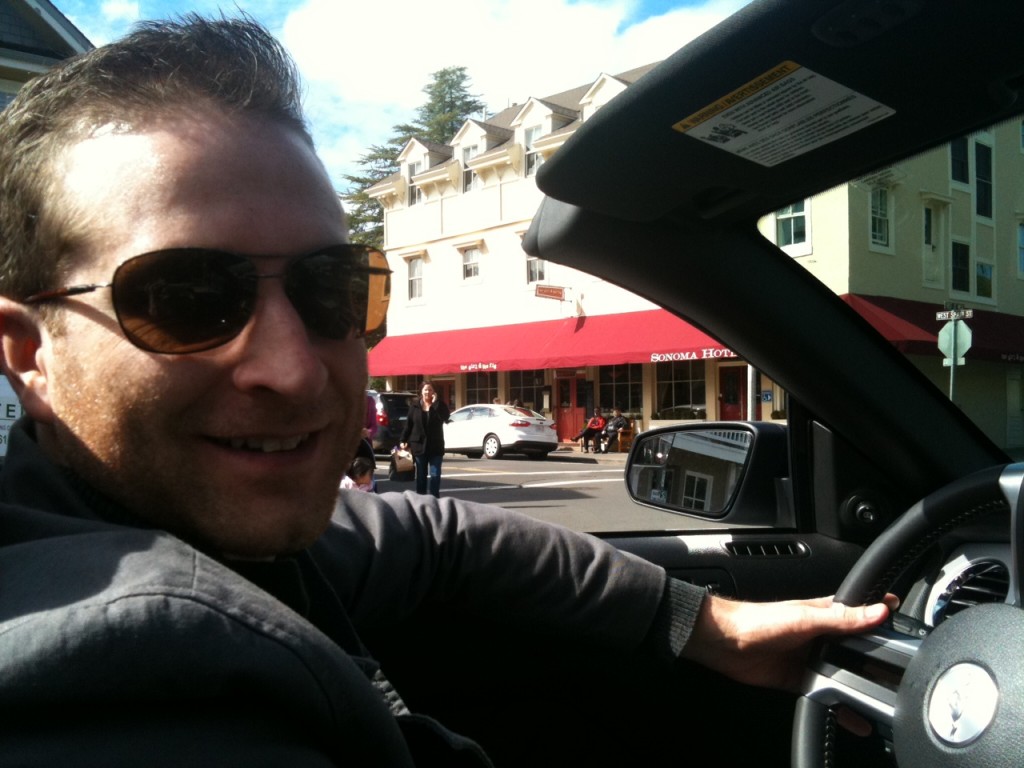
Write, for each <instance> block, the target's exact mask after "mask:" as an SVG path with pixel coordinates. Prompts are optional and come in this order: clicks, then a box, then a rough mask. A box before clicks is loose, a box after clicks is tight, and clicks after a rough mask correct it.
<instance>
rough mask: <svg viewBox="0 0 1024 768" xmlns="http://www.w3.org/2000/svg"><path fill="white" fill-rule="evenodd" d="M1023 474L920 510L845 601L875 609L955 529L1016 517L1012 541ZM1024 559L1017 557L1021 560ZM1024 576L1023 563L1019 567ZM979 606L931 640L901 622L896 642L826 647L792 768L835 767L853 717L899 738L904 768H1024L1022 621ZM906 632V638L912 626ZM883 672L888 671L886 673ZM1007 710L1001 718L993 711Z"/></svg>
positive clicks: (959, 486) (848, 585) (872, 553)
mask: <svg viewBox="0 0 1024 768" xmlns="http://www.w3.org/2000/svg"><path fill="white" fill-rule="evenodd" d="M1022 488H1024V467H1022V465H1020V464H1016V465H1010V466H1009V467H1005V468H1004V467H995V468H992V469H987V470H983V471H981V472H977V473H975V474H973V475H969V476H968V477H965V478H962V479H961V480H958V481H956V482H954V483H951V484H950V485H948V486H946V487H945V488H942V489H940V490H938V491H936V492H935V493H933V494H932V495H930V496H928V497H927V498H925V499H923V500H922V501H920V502H918V503H917V504H915V505H914V506H913V507H911V508H910V509H909V510H908V511H907V512H906V513H905V514H903V515H902V516H901V517H900V518H898V519H897V521H896V522H895V523H893V524H892V525H891V526H889V528H888V529H887V530H886V531H885V532H884V533H883V534H882V535H881V536H879V537H878V539H876V540H875V541H874V542H873V543H872V544H871V546H870V547H868V548H867V550H865V552H864V554H863V555H862V556H861V558H860V560H858V561H857V563H856V564H855V565H854V567H853V568H852V569H851V570H850V573H849V574H848V575H847V577H846V579H845V580H844V581H843V583H842V585H840V587H839V589H838V590H837V591H836V596H835V599H836V601H837V602H841V603H843V604H845V605H862V604H865V603H871V602H876V601H878V600H880V599H881V598H882V596H883V595H884V594H885V593H886V592H887V591H889V590H891V589H893V587H894V585H895V584H896V582H897V579H898V577H899V576H900V575H901V573H903V571H904V570H905V569H906V568H908V567H909V566H913V565H914V564H916V563H919V562H920V558H921V556H922V555H923V553H924V552H925V551H926V550H927V549H928V548H929V546H930V545H931V544H933V543H935V541H936V540H937V539H938V538H939V537H941V536H943V535H944V534H946V533H949V532H950V531H951V530H952V529H954V528H956V527H959V526H961V525H965V524H968V523H971V522H973V521H975V520H978V519H979V518H981V517H984V516H986V515H990V514H993V513H1004V514H1005V513H1006V512H1007V511H1009V515H1008V517H1009V518H1010V531H1011V540H1013V541H1018V540H1019V539H1020V537H1021V526H1022V525H1024V510H1022V509H1021V508H1020V506H1021V504H1020V503H1021V501H1022V500H1024V493H1022ZM1017 557H1018V558H1019V555H1018V556H1017ZM1013 569H1014V571H1015V572H1016V573H1017V574H1019V573H1020V569H1021V563H1020V562H1015V563H1013ZM1011 598H1012V599H1011V600H1010V601H1009V603H988V604H984V605H976V606H974V607H972V608H969V609H967V610H964V611H962V612H960V613H957V614H956V615H955V616H952V617H950V618H947V619H946V620H944V621H943V622H942V623H941V624H939V625H938V626H936V627H935V628H934V629H931V630H929V629H928V628H927V627H924V626H923V625H917V624H915V623H914V619H910V618H907V619H904V617H901V616H896V617H895V618H894V620H893V628H894V630H895V631H893V630H879V631H877V632H874V633H869V634H867V635H862V636H854V637H850V638H845V639H842V640H837V641H833V642H830V643H827V644H826V645H825V646H824V647H823V649H822V650H821V652H820V654H819V655H818V656H817V657H816V658H815V659H814V660H813V661H812V663H811V664H810V665H809V669H808V674H807V677H806V678H805V682H804V690H803V697H802V698H801V699H799V701H798V702H797V707H796V712H795V715H794V727H793V735H794V740H793V746H792V749H793V752H792V756H791V758H792V763H791V764H792V765H793V766H794V768H821V766H824V765H831V764H832V760H833V758H834V757H839V758H841V757H842V756H841V755H833V754H832V752H833V747H832V745H833V744H834V734H835V728H836V725H835V716H834V714H833V713H832V709H833V708H834V707H836V706H838V705H846V706H848V707H850V708H852V709H853V710H855V711H857V712H859V713H860V714H862V715H864V716H865V717H866V718H867V719H868V720H870V721H874V722H876V723H878V724H879V725H880V730H881V731H884V732H887V733H890V734H892V736H891V739H892V743H893V745H894V747H895V754H896V760H897V763H898V764H899V765H900V768H947V767H951V766H954V765H956V766H960V765H1022V764H1024V743H1022V742H1021V740H1020V738H1019V717H1018V716H1019V713H1020V702H1021V701H1022V700H1024V676H1022V675H1021V674H1020V672H1019V670H1018V668H1017V664H1018V661H1019V658H1020V656H1021V655H1022V654H1024V611H1022V610H1020V609H1021V595H1020V592H1019V590H1017V589H1013V590H1011ZM904 625H906V626H904ZM879 670H881V671H879ZM996 702H1000V706H999V707H996V706H995V703H996Z"/></svg>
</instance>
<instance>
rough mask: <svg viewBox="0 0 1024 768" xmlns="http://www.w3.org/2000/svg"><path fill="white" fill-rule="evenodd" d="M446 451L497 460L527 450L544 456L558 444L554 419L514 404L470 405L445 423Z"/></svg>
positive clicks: (528, 452)
mask: <svg viewBox="0 0 1024 768" xmlns="http://www.w3.org/2000/svg"><path fill="white" fill-rule="evenodd" d="M444 444H445V451H446V452H448V453H464V454H466V455H467V456H470V457H473V458H479V457H480V456H486V457H487V458H488V459H497V458H499V457H500V456H501V455H502V454H503V453H524V454H526V455H527V456H528V457H529V458H531V459H544V458H547V455H548V454H549V453H551V451H553V450H555V448H557V447H558V435H557V433H556V432H555V422H554V421H552V420H551V419H548V418H545V417H544V416H541V415H540V414H539V413H536V412H535V411H531V410H530V409H529V408H520V407H518V406H512V405H467V406H465V407H463V408H459V409H458V410H457V411H454V412H453V413H452V415H451V421H450V422H449V423H447V424H445V425H444Z"/></svg>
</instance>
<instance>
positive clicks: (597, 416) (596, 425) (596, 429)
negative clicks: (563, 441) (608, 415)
mask: <svg viewBox="0 0 1024 768" xmlns="http://www.w3.org/2000/svg"><path fill="white" fill-rule="evenodd" d="M604 425H605V420H604V416H602V415H601V409H600V408H595V409H594V415H593V416H591V417H590V420H589V421H587V424H586V426H585V427H583V429H581V430H580V431H579V433H577V434H576V435H574V436H573V438H572V439H573V440H580V439H582V440H583V452H584V453H586V452H587V445H588V443H589V442H590V441H593V444H594V453H597V451H598V449H599V448H600V440H601V432H602V431H604Z"/></svg>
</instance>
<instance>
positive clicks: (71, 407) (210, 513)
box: [0, 17, 888, 766]
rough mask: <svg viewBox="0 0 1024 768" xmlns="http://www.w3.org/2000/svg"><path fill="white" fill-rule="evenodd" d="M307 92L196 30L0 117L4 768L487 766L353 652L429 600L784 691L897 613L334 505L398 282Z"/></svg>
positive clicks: (476, 521)
mask: <svg viewBox="0 0 1024 768" xmlns="http://www.w3.org/2000/svg"><path fill="white" fill-rule="evenodd" d="M299 91H300V89H299V83H298V80H297V77H296V74H295V71H294V66H293V64H292V62H291V60H290V59H289V58H288V56H287V54H286V53H285V52H284V51H283V50H282V48H281V47H280V45H279V44H278V43H277V42H276V41H275V40H274V39H273V38H272V37H271V36H270V35H269V34H268V33H267V32H266V31H265V30H264V29H263V28H261V27H260V26H259V25H257V24H256V23H254V22H252V21H251V20H248V19H234V20H226V19H218V20H208V19H202V18H199V17H188V18H186V19H184V20H182V21H179V22H159V23H149V24H144V25H140V26H139V27H138V28H137V29H136V31H134V32H133V33H132V34H130V35H129V36H128V37H126V38H124V39H123V40H121V41H119V42H116V43H114V44H112V45H109V46H105V47H102V48H99V49H97V50H95V51H92V52H90V53H87V54H85V55H84V56H82V57H79V58H76V59H74V60H70V61H68V62H65V63H63V64H62V65H60V66H58V67H57V68H56V69H54V70H52V71H51V72H49V73H47V74H45V75H43V76H41V77H39V78H37V79H36V80H34V81H32V82H31V83H29V84H28V85H26V86H25V87H24V88H23V89H22V91H21V92H20V94H19V95H18V97H17V98H16V99H15V100H14V102H13V103H12V104H11V105H10V106H9V107H8V108H7V109H6V110H4V111H3V112H0V243H2V245H0V248H2V249H3V250H2V258H3V269H2V271H0V296H2V298H0V329H2V341H3V347H2V352H3V372H4V374H5V375H6V376H7V377H8V378H9V380H10V381H11V384H12V386H13V387H14V388H15V391H16V392H17V393H18V396H19V398H20V400H21V403H22V405H23V407H24V409H25V411H26V413H27V416H26V418H25V419H23V420H22V421H21V422H19V424H18V425H17V426H16V427H15V428H14V429H13V430H12V436H11V442H10V446H9V450H8V454H7V461H6V466H5V469H4V472H3V475H2V479H0V501H2V505H0V521H2V522H0V574H2V582H0V583H2V585H3V591H2V592H0V607H2V615H0V666H2V672H0V701H2V702H3V704H2V708H3V711H4V716H5V723H6V724H7V725H10V724H11V723H12V722H15V720H17V722H18V723H19V727H17V728H11V727H5V728H3V729H0V754H4V755H5V760H6V759H8V758H10V759H11V761H12V762H13V763H18V762H19V758H20V759H21V760H23V761H31V762H38V763H57V762H60V763H62V764H64V763H67V762H69V761H74V762H78V763H81V764H104V765H121V764H125V765H127V764H132V765H134V764H138V763H140V762H145V763H146V764H149V765H159V764H164V763H166V764H175V765H181V764H190V765H223V764H225V763H233V764H242V763H246V764H251V763H261V764H267V763H273V764H288V765H325V764H340V763H347V764H353V765H361V766H364V765H386V766H403V765H415V764H416V763H417V762H420V763H421V764H423V763H424V762H425V761H427V760H429V759H430V758H429V757H425V756H430V755H434V756H436V755H437V754H449V755H450V756H451V759H452V760H456V759H464V760H467V761H476V762H475V763H472V764H480V765H486V764H488V763H487V759H486V756H485V755H484V754H483V753H482V751H481V750H480V749H479V747H477V746H476V745H475V744H473V743H472V742H471V741H469V740H468V739H465V738H462V737H460V736H458V735H456V734H454V733H452V732H450V731H448V730H447V729H445V728H444V727H443V726H441V725H439V724H437V723H436V722H434V721H432V720H430V719H429V718H426V717H424V716H422V715H419V714H413V713H410V712H409V711H408V709H407V708H406V706H405V705H404V703H403V702H402V699H401V696H400V692H399V691H396V690H395V689H394V687H393V686H392V685H391V684H390V683H389V681H388V680H387V678H386V670H382V669H381V668H380V666H379V665H378V664H377V662H376V661H375V660H374V657H373V652H372V649H368V648H366V647H364V645H363V643H362V641H361V639H360V635H361V633H363V632H364V630H365V629H366V628H370V627H373V626H376V625H378V624H379V623H380V622H382V621H393V620H395V618H396V617H401V616H403V615H408V614H409V613H411V612H412V611H414V610H417V609H420V608H421V607H423V606H426V605H431V604H435V603H438V604H439V603H456V604H458V605H459V606H460V608H464V610H465V611H466V612H467V613H469V614H471V615H480V616H482V617H487V618H494V619H502V620H507V621H512V622H515V623H516V624H517V625H520V626H526V627H537V628H539V629H544V630H554V631H558V632H560V633H561V634H563V635H569V636H574V635H578V636H579V637H580V638H581V639H583V638H586V640H587V641H588V642H595V643H599V644H602V645H604V646H606V647H608V648H612V649H616V648H621V649H623V650H624V651H625V650H630V651H632V650H636V649H641V650H643V651H644V652H647V653H650V654H653V655H660V656H663V657H664V658H665V659H666V660H668V661H670V660H671V659H672V658H674V657H676V656H682V657H685V658H690V659H694V660H696V661H699V662H701V663H704V664H706V665H708V666H711V667H712V668H714V669H717V670H720V671H723V672H725V673H726V674H729V675H731V676H733V677H735V678H736V679H738V680H741V681H744V682H748V683H753V684H758V685H771V686H777V687H786V688H790V689H793V688H795V686H796V684H797V681H798V679H799V674H800V671H801V669H802V665H803V660H804V658H805V655H806V652H807V649H808V646H809V643H810V641H811V640H813V638H815V637H817V636H819V635H821V634H826V633H846V632H857V631H861V630H864V629H867V628H870V627H872V626H875V625H877V624H878V623H880V622H881V621H883V620H884V618H885V616H886V615H887V612H888V609H887V607H886V606H885V605H882V604H879V605H874V606H868V607H863V608H848V607H844V606H841V605H837V604H836V605H833V604H832V603H831V601H830V600H828V599H821V600H814V601H801V602H793V603H776V604H770V605H769V604H750V603H739V602H730V601H727V600H723V599H720V598H717V597H711V596H708V595H706V593H705V592H704V591H702V590H700V589H697V588H695V587H691V586H689V585H686V584H683V583H681V582H677V581H674V580H672V579H669V578H668V577H667V576H666V574H665V573H664V571H663V570H662V569H661V568H658V567H655V566H653V565H652V564H650V563H647V562H645V561H642V560H640V559H639V558H635V557H633V556H630V555H627V554H623V553H621V552H618V551H617V550H615V549H613V548H612V547H610V546H608V545H606V544H604V543H602V542H600V541H598V540H596V539H593V538H590V537H586V536H583V535H578V534H575V533H572V532H570V531H567V530H564V529H562V528H557V527H552V526H549V525H546V524H542V523H540V522H537V521H534V520H532V519H530V518H528V517H525V516H522V515H516V514H514V513H511V512H508V511H505V510H496V509H493V508H489V507H485V506H480V505H471V504H468V503H463V502H458V501H453V500H450V499H446V500H437V499H434V498H432V497H422V496H416V495H414V494H407V495H398V494H386V495H382V496H376V495H374V494H360V493H351V492H342V493H341V494H340V495H339V492H338V485H339V481H340V479H341V476H342V474H343V472H344V470H345V468H346V467H348V466H349V465H350V464H351V462H352V459H353V457H354V455H355V451H356V446H357V445H358V442H359V440H360V435H361V430H362V428H363V419H364V416H365V386H366V379H367V371H366V350H365V346H364V342H363V336H364V334H365V333H366V332H367V331H368V330H372V329H373V328H375V327H376V326H377V325H379V323H380V321H381V320H382V318H383V307H382V302H383V284H384V280H385V279H386V263H385V262H384V260H383V257H382V256H381V255H380V254H378V253H377V252H375V251H373V250H371V249H368V248H365V247H362V246H358V245H351V244H349V243H348V235H347V232H346V228H345V221H344V216H343V213H342V210H341V206H340V204H339V200H338V195H337V194H336V192H335V191H334V189H333V188H332V185H331V183H330V181H329V179H328V177H327V174H326V172H325V170H324V168H323V165H322V164H321V162H320V160H319V159H318V158H317V155H316V153H315V151H314V148H313V144H312V140H311V138H310V135H309V132H308V130H307V128H306V126H305V123H304V117H303V113H302V110H301V106H300V102H299ZM460 764H461V763H460ZM466 764H470V762H467V763H466Z"/></svg>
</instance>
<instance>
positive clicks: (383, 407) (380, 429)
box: [366, 389, 416, 453]
mask: <svg viewBox="0 0 1024 768" xmlns="http://www.w3.org/2000/svg"><path fill="white" fill-rule="evenodd" d="M366 394H368V395H370V396H371V397H373V399H374V400H376V401H377V434H376V435H374V436H373V451H374V453H390V452H391V449H392V448H394V447H395V445H397V444H398V441H399V440H400V439H401V438H402V430H403V429H405V421H406V419H408V418H409V403H410V402H411V401H412V399H413V398H415V397H416V395H415V394H414V393H412V392H377V391H375V390H372V389H368V390H366Z"/></svg>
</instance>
